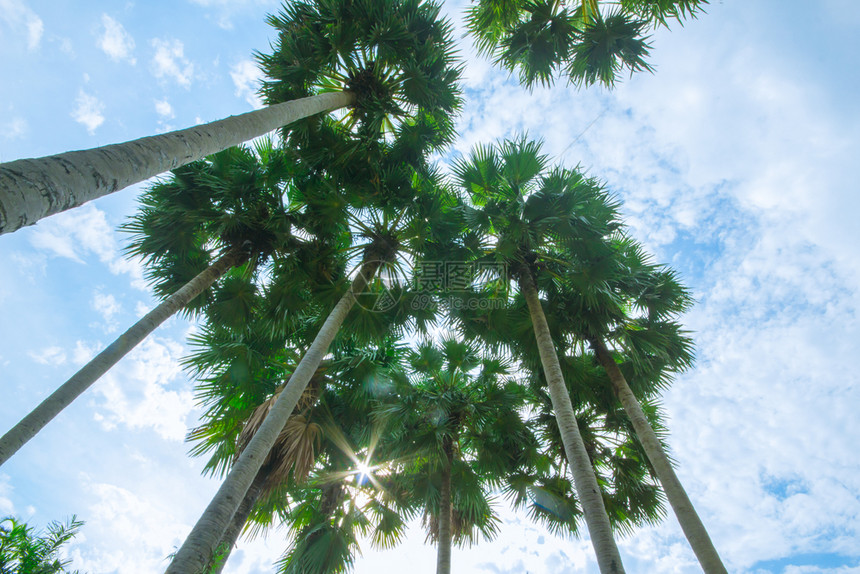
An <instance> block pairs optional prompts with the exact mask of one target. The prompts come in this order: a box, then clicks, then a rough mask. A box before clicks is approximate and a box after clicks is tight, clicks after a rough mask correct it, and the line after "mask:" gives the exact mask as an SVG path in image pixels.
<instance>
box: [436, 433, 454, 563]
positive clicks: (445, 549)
mask: <svg viewBox="0 0 860 574" xmlns="http://www.w3.org/2000/svg"><path fill="white" fill-rule="evenodd" d="M442 450H443V451H444V452H445V460H444V461H443V462H442V486H441V491H440V493H439V539H438V542H437V543H438V544H439V547H438V549H437V550H436V574H451V515H452V504H451V463H452V461H453V458H454V445H453V444H452V441H451V439H450V438H446V439H445V442H444V444H443V445H442Z"/></svg>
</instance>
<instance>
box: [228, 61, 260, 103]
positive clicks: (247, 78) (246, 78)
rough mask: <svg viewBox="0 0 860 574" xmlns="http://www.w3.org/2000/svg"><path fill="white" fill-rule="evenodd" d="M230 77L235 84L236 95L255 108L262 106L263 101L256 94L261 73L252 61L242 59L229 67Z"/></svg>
mask: <svg viewBox="0 0 860 574" xmlns="http://www.w3.org/2000/svg"><path fill="white" fill-rule="evenodd" d="M230 77H231V78H232V79H233V85H235V86H236V96H238V97H240V98H243V99H244V100H245V101H246V102H248V103H249V104H251V106H252V107H253V108H254V109H255V110H259V109H260V108H262V107H263V101H262V100H261V99H260V97H259V96H258V95H257V90H258V89H259V88H260V79H261V78H262V77H263V74H262V72H261V71H260V68H259V67H257V65H256V64H255V63H254V62H252V61H251V60H242V61H241V62H239V63H238V64H236V65H235V66H233V67H232V68H230Z"/></svg>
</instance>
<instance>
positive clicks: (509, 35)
mask: <svg viewBox="0 0 860 574" xmlns="http://www.w3.org/2000/svg"><path fill="white" fill-rule="evenodd" d="M608 4H609V5H611V6H612V8H611V9H608V10H602V9H601V5H602V6H606V5H608ZM705 4H707V0H680V1H677V2H676V1H672V2H666V1H664V0H622V1H621V2H599V1H598V0H573V1H572V2H565V1H559V0H476V3H475V4H474V5H473V6H471V7H470V8H469V10H468V13H467V21H468V28H469V32H471V33H472V35H473V36H474V37H475V43H476V45H477V47H478V50H479V51H480V52H481V53H483V54H486V55H488V56H490V57H492V58H493V59H494V61H495V63H497V64H500V65H501V66H502V67H504V68H505V69H507V70H509V71H511V72H513V71H517V72H518V73H519V76H520V82H521V83H523V84H524V85H526V86H529V87H531V86H533V85H534V84H536V83H541V84H544V85H551V84H552V83H553V82H554V80H555V77H556V75H558V74H559V73H561V74H564V75H566V76H567V78H568V81H569V82H570V83H572V84H575V85H577V86H589V85H592V84H594V83H596V82H600V83H602V84H603V85H605V86H608V87H611V86H613V85H614V83H615V82H616V81H617V80H618V77H619V75H620V73H621V72H622V70H624V69H625V68H627V69H628V70H630V73H631V74H632V73H634V72H638V71H643V70H646V71H652V68H651V66H650V65H649V64H648V63H647V61H646V58H647V56H648V50H649V49H650V46H649V45H648V43H647V37H646V36H644V34H645V33H646V31H647V30H649V29H650V28H653V27H656V26H668V22H669V20H671V19H675V20H678V21H679V22H681V21H682V20H683V19H684V18H688V17H695V16H696V15H697V14H698V13H699V12H701V11H702V6H703V5H705Z"/></svg>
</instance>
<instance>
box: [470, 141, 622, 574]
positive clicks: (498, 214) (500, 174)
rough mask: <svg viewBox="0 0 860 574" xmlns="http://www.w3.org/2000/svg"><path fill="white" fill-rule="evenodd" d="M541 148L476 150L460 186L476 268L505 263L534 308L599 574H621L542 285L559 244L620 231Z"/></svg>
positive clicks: (594, 191) (515, 145) (598, 198)
mask: <svg viewBox="0 0 860 574" xmlns="http://www.w3.org/2000/svg"><path fill="white" fill-rule="evenodd" d="M545 165H546V159H545V158H544V157H543V156H542V155H541V154H540V145H539V144H537V143H534V142H527V141H526V140H525V139H521V140H519V141H506V142H503V143H502V144H500V145H498V146H492V147H489V146H487V147H478V148H477V149H476V150H474V151H473V152H472V154H471V156H470V157H469V158H468V159H463V160H460V161H459V162H458V163H457V164H456V166H455V173H456V176H457V179H458V183H459V184H460V186H461V187H462V189H463V190H464V191H465V193H467V194H468V196H469V200H470V202H471V204H472V207H471V208H470V209H469V210H468V211H467V214H466V222H467V224H468V225H469V227H470V229H472V230H474V232H475V233H476V234H478V235H479V236H480V235H482V236H483V237H482V239H483V243H482V244H480V245H479V247H478V249H477V250H476V254H475V257H476V262H490V263H493V264H496V265H498V264H502V265H504V266H505V268H506V276H505V277H504V278H503V279H504V280H503V281H501V282H500V283H499V286H500V288H501V289H503V290H506V289H507V288H508V286H509V283H510V282H511V280H513V282H515V283H516V285H517V286H518V288H519V291H520V293H521V294H522V296H523V298H524V299H525V302H526V304H527V306H528V309H529V313H530V319H531V327H532V329H533V331H534V335H535V339H536V341H537V347H538V353H539V356H540V360H541V365H542V368H543V372H544V376H545V378H546V382H547V386H548V389H549V392H550V396H551V398H552V404H553V409H554V412H555V416H556V419H557V422H558V426H559V429H560V432H561V437H562V441H563V443H564V448H565V453H566V455H567V459H568V462H569V464H570V469H571V472H572V474H573V477H574V484H575V486H576V492H577V495H578V498H579V501H580V503H581V504H582V507H583V511H584V513H585V520H586V523H587V524H588V530H589V533H590V535H591V542H592V545H593V546H594V549H595V553H596V554H597V561H598V565H599V567H600V570H601V572H604V573H608V572H623V571H624V570H623V566H622V563H621V557H620V555H619V553H618V548H617V546H616V544H615V540H614V539H613V536H612V529H611V525H610V522H609V518H608V516H607V514H606V509H605V506H604V503H603V499H602V496H601V492H600V488H599V486H598V484H597V480H596V478H595V474H594V469H593V468H592V465H591V461H590V459H589V456H588V451H587V450H586V448H585V444H584V442H583V439H582V435H581V433H580V430H579V428H578V426H577V422H576V417H575V414H574V411H573V406H572V404H571V400H570V396H569V394H568V392H567V387H566V385H565V382H564V377H563V375H562V371H561V366H560V364H559V361H558V354H557V348H556V346H555V344H554V342H553V339H552V335H551V333H550V331H549V327H548V325H547V321H546V316H545V314H544V310H543V307H542V304H541V301H540V297H539V294H538V289H537V285H536V281H537V280H539V279H540V278H541V270H542V266H543V265H544V264H545V260H547V259H552V258H553V254H554V253H555V252H556V251H557V250H558V247H559V246H560V245H564V244H568V243H576V242H580V241H583V240H586V239H588V238H591V237H602V236H603V235H605V234H606V233H608V232H609V231H611V229H612V228H613V226H615V225H616V222H615V219H616V210H615V206H614V205H611V204H610V203H609V202H608V201H607V198H606V197H605V194H604V192H603V191H602V190H601V189H600V188H599V187H598V186H596V185H594V183H593V182H591V181H590V180H587V179H585V178H584V177H583V176H582V175H581V174H579V173H578V172H571V171H568V170H564V169H561V168H556V169H553V170H549V171H546V170H545Z"/></svg>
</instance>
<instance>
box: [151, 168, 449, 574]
mask: <svg viewBox="0 0 860 574" xmlns="http://www.w3.org/2000/svg"><path fill="white" fill-rule="evenodd" d="M396 179H397V178H395V180H396ZM421 179H422V178H421V177H420V175H419V174H415V176H414V180H415V181H416V182H418V181H420V180H421ZM419 189H420V187H419ZM434 205H435V203H434V202H433V201H432V200H431V201H430V202H429V203H428V201H427V198H425V199H424V201H416V202H410V203H408V204H407V205H402V204H401V205H400V206H399V212H398V213H394V214H391V215H389V214H388V213H387V212H388V211H393V206H391V205H390V206H389V207H388V208H387V209H380V210H374V209H364V210H362V211H359V212H356V213H348V214H347V217H346V218H345V219H346V220H347V221H348V222H349V223H350V225H352V226H354V235H353V234H351V233H349V232H347V233H340V234H337V241H339V242H341V244H342V245H343V247H342V248H341V250H343V253H344V254H345V255H346V257H347V258H351V260H352V261H355V259H356V258H358V259H359V263H358V265H357V266H356V271H357V273H356V274H355V276H354V278H353V279H352V281H351V282H348V281H347V280H346V278H342V279H341V280H340V281H338V282H336V283H335V286H336V287H339V289H332V285H331V283H332V279H331V276H330V275H329V279H328V280H327V281H323V282H322V283H321V284H317V285H315V286H314V287H313V288H312V289H311V290H312V291H314V292H315V294H316V295H317V296H319V297H323V298H326V297H327V298H328V299H329V300H332V299H334V300H335V301H336V302H334V304H333V307H329V306H328V304H326V307H328V308H329V309H330V311H328V312H327V313H326V312H323V313H322V316H326V317H327V318H326V319H325V322H324V323H323V324H322V325H321V326H320V327H319V329H318V331H317V332H316V335H315V337H314V338H313V342H312V343H311V344H310V346H309V347H308V348H307V350H306V351H305V353H304V355H303V356H302V358H301V360H300V361H299V363H298V365H297V367H296V369H295V370H294V371H293V373H292V374H291V376H290V378H289V382H288V383H287V385H286V387H285V388H284V390H283V391H282V392H281V394H280V396H279V398H278V400H277V401H276V402H275V404H274V405H273V406H272V408H271V409H270V411H269V413H268V416H267V417H266V419H265V420H264V421H263V423H262V425H261V426H260V427H259V429H258V430H257V432H256V434H255V435H254V437H253V438H252V439H251V441H250V442H249V443H248V445H247V446H246V447H245V449H244V451H243V452H242V454H241V456H239V458H238V459H237V461H236V463H235V464H234V465H233V468H232V470H231V471H230V474H229V475H228V476H227V478H226V480H225V481H224V483H223V484H222V486H221V488H220V489H219V491H218V493H216V496H215V498H214V499H213V501H212V502H211V503H210V505H209V507H207V509H206V511H205V512H204V514H203V516H202V517H201V519H200V520H199V521H198V523H197V525H196V526H195V528H194V529H193V530H192V532H191V534H190V535H189V537H188V539H187V540H186V542H185V544H183V546H182V548H180V550H179V552H177V554H176V556H175V558H174V560H173V562H172V563H171V565H170V567H169V568H168V572H188V571H194V570H195V569H198V568H200V567H201V566H202V565H203V564H205V562H206V561H207V560H209V558H210V557H211V555H212V552H213V550H214V549H215V547H216V546H217V543H218V541H219V540H220V538H221V536H222V534H223V533H224V531H225V529H226V527H227V523H228V522H229V520H230V518H231V517H232V516H233V515H234V514H235V511H236V508H237V507H238V504H239V502H240V501H241V499H242V498H243V497H244V495H245V493H246V492H247V490H248V488H249V486H250V485H251V483H252V482H253V479H254V477H255V476H256V474H257V472H258V471H259V468H260V466H261V465H262V462H263V460H264V459H265V457H266V456H267V453H268V452H269V451H270V450H271V448H272V445H273V444H274V442H275V440H276V439H277V436H278V434H279V433H280V432H281V430H282V429H283V428H284V425H285V424H286V422H287V419H288V418H289V416H290V413H292V411H293V409H294V408H295V405H296V403H297V401H298V400H299V398H300V397H301V395H302V394H303V392H304V390H305V387H306V386H307V384H308V382H309V380H310V379H311V377H312V376H313V374H314V373H315V372H316V370H317V369H318V368H319V365H320V363H321V361H322V360H323V359H324V358H325V356H326V355H327V354H328V352H329V347H330V345H331V343H332V341H333V340H334V338H335V336H336V335H337V334H338V331H339V329H340V327H341V325H342V324H343V323H344V321H345V320H346V319H347V317H348V316H349V315H350V311H351V309H352V308H353V306H355V303H356V302H358V301H362V302H363V303H362V307H364V308H365V309H368V308H371V307H373V304H372V303H371V304H370V305H369V306H368V303H367V300H368V299H371V300H373V299H374V297H375V296H376V295H377V293H375V292H374V288H375V285H376V286H378V285H379V283H378V282H377V283H376V284H375V285H374V277H375V276H376V273H377V271H380V269H382V270H383V272H387V271H388V270H389V269H391V268H394V267H396V265H395V262H396V260H397V257H398V256H399V254H400V252H401V250H405V251H406V252H414V250H415V249H418V248H420V246H421V245H423V244H424V243H427V242H428V241H430V242H432V241H439V239H438V238H436V237H435V236H436V235H437V234H438V230H436V229H434V226H435V225H436V218H438V217H444V216H445V213H444V211H435V212H434V211H432V208H433V206H434ZM428 206H429V208H430V210H428ZM431 216H432V217H431ZM441 227H442V228H444V226H441ZM354 241H355V242H357V243H353V242H354ZM362 241H364V243H362ZM335 251H337V249H335ZM302 253H303V252H302V251H301V250H299V251H297V255H296V257H294V258H292V259H291V261H294V262H295V267H293V268H285V269H284V270H283V271H286V272H287V273H288V275H287V274H282V275H281V279H280V282H278V286H277V288H278V289H279V290H284V289H287V290H289V285H290V283H291V281H296V280H299V281H307V278H308V277H310V276H311V275H313V274H315V273H316V272H317V265H316V264H312V265H307V262H302V261H299V258H300V256H301V254H302ZM333 269H334V268H330V271H331V270H333ZM343 270H344V267H341V268H340V271H341V272H343ZM290 271H292V272H290ZM296 271H301V272H300V273H297V272H296ZM303 274H304V278H303ZM323 275H324V276H325V274H323ZM327 283H328V284H327ZM338 291H339V292H338ZM344 291H345V292H344ZM333 296H334V297H333ZM376 315H378V314H376V313H372V312H371V313H358V318H357V319H362V318H363V319H364V322H362V323H361V325H362V327H363V328H364V327H371V326H373V324H374V323H375V324H377V326H379V323H380V321H378V320H376V321H374V320H373V319H372V317H373V316H376Z"/></svg>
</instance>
